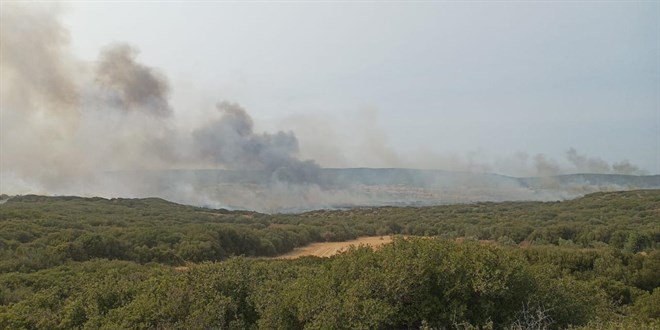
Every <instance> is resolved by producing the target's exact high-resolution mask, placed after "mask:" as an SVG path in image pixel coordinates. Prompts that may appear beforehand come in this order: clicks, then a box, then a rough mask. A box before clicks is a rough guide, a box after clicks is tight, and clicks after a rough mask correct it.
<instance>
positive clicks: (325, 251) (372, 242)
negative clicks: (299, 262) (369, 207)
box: [276, 236, 392, 259]
mask: <svg viewBox="0 0 660 330" xmlns="http://www.w3.org/2000/svg"><path fill="white" fill-rule="evenodd" d="M390 242H392V237H391V236H369V237H360V238H358V239H354V240H351V241H345V242H324V243H312V244H310V245H307V246H303V247H299V248H296V249H294V250H293V251H291V252H289V253H287V254H283V255H281V256H277V257H276V258H278V259H295V258H300V257H305V256H317V257H331V256H333V255H335V254H337V253H340V252H342V251H346V250H348V248H349V247H350V246H351V245H353V246H360V245H367V246H370V247H372V248H378V247H380V246H381V245H383V244H387V243H390Z"/></svg>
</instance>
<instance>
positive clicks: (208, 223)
mask: <svg viewBox="0 0 660 330" xmlns="http://www.w3.org/2000/svg"><path fill="white" fill-rule="evenodd" d="M658 210H660V191H658V190H647V191H630V192H616V193H597V194H592V195H588V196H586V197H583V198H580V199H576V200H571V201H564V202H549V203H541V202H508V203H475V204H459V205H443V206H433V207H407V208H406V207H403V208H401V207H383V208H358V209H350V210H335V211H315V212H308V213H303V214H274V215H267V214H260V213H255V212H247V211H227V210H222V209H220V210H213V209H206V208H198V207H192V206H185V205H178V204H175V203H170V202H167V201H164V200H161V199H155V198H149V199H110V200H108V199H103V198H80V197H43V196H18V197H13V198H11V199H10V200H8V201H7V202H5V203H4V204H1V205H0V272H10V271H21V272H29V271H35V270H39V269H45V268H49V267H54V266H57V265H62V264H65V263H67V262H71V261H86V260H92V259H96V258H105V259H115V260H127V261H135V262H138V263H142V264H145V263H149V262H156V263H163V264H169V265H184V264H186V263H190V262H193V263H196V262H202V261H217V260H223V259H226V258H228V257H230V256H240V255H242V256H274V255H278V254H282V253H286V252H289V251H290V250H292V249H293V248H295V247H298V246H303V245H306V244H309V243H310V242H318V241H343V240H348V239H353V238H356V237H358V236H372V235H390V234H404V235H416V236H438V237H442V238H447V239H453V238H458V237H467V238H474V239H478V240H493V241H497V242H499V243H500V244H502V245H516V244H522V245H544V244H553V245H561V246H565V247H591V248H600V247H611V248H615V249H619V250H622V251H625V252H630V253H636V252H642V251H651V250H654V249H656V248H657V246H658V243H659V242H660V226H658V220H657V219H658V218H659V217H660V211H658Z"/></svg>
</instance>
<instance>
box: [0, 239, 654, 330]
mask: <svg viewBox="0 0 660 330" xmlns="http://www.w3.org/2000/svg"><path fill="white" fill-rule="evenodd" d="M659 266H660V255H659V254H658V252H657V251H653V252H652V253H650V254H647V255H641V254H630V253H627V252H621V251H619V250H615V249H588V250H585V249H569V248H565V247H558V246H551V245H547V246H538V247H534V246H533V247H529V248H519V247H506V246H500V245H492V244H491V245H488V244H482V243H479V242H477V241H471V240H467V241H464V242H462V243H456V242H454V241H449V240H443V239H405V240H404V239H398V240H395V242H394V243H393V244H390V245H386V246H384V247H383V248H382V249H381V250H378V251H375V252H374V251H372V250H370V249H368V248H357V249H353V250H350V251H348V252H346V253H343V254H340V255H338V256H335V257H333V258H329V259H321V258H314V257H307V258H302V259H298V260H286V261H285V260H265V259H250V258H230V259H229V260H227V261H224V262H218V263H204V264H201V265H196V266H192V267H190V268H189V269H186V270H175V269H174V268H173V267H168V266H163V265H158V264H150V265H140V264H137V263H133V262H126V261H107V260H95V261H87V262H83V263H74V264H70V265H68V266H58V267H54V268H51V269H47V270H42V271H38V272H35V273H30V274H26V273H6V274H2V275H0V288H1V291H0V328H4V329H83V328H84V329H448V328H449V329H562V328H567V327H584V328H585V329H587V328H590V329H605V328H611V329H654V328H655V329H657V327H658V326H660V323H659V322H658V318H659V317H660V289H658V277H657V276H653V275H657V274H658V271H659V269H658V267H659Z"/></svg>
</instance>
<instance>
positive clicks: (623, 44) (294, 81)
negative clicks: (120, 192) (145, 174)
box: [62, 1, 660, 173]
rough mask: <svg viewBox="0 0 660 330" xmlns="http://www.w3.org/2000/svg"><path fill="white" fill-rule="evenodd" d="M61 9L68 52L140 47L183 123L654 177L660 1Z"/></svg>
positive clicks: (354, 151) (380, 152)
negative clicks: (243, 121)
mask: <svg viewBox="0 0 660 330" xmlns="http://www.w3.org/2000/svg"><path fill="white" fill-rule="evenodd" d="M67 7H68V8H66V10H65V13H64V15H63V16H62V22H63V24H64V25H65V26H66V27H67V28H69V30H70V43H71V47H72V49H73V52H74V53H75V55H76V56H78V57H80V58H82V59H85V60H89V61H92V60H94V59H96V58H97V57H98V54H99V51H100V50H101V49H102V48H103V47H104V46H106V45H108V44H111V43H113V42H127V43H129V44H132V45H135V46H136V47H137V48H139V50H140V55H139V60H140V61H141V62H144V63H148V64H149V65H150V66H153V67H157V68H160V70H161V71H162V72H163V73H164V74H165V75H167V76H168V78H169V80H170V82H171V85H172V90H173V93H172V104H173V107H174V111H175V113H176V115H177V118H179V120H180V121H181V122H186V121H190V122H194V121H203V120H204V118H205V115H206V113H208V112H213V111H215V110H214V107H213V105H214V104H215V103H216V102H217V101H220V100H229V101H233V102H238V103H240V104H241V105H243V106H244V107H245V108H246V109H247V110H248V111H249V112H250V114H251V115H252V116H253V117H254V119H255V124H256V127H257V129H260V130H275V129H277V130H279V129H285V130H289V129H291V130H294V131H295V133H296V135H297V136H298V139H299V140H300V144H301V149H302V150H301V151H302V156H303V158H305V157H310V158H311V157H313V158H315V159H317V161H318V162H319V163H320V164H321V165H325V166H380V167H384V166H400V165H408V166H416V167H442V166H443V162H446V161H447V160H448V159H452V158H453V157H458V158H461V159H463V160H465V159H467V160H468V161H469V160H470V159H471V157H474V158H475V159H477V160H478V161H483V162H494V161H498V159H499V160H501V158H502V159H503V158H506V157H510V156H511V155H514V154H516V153H520V152H524V153H528V154H529V155H533V154H537V153H542V154H545V155H546V156H548V157H550V158H554V159H561V158H562V157H564V154H565V153H566V151H567V150H568V149H569V148H575V149H577V150H578V151H579V152H581V153H584V154H587V155H590V156H594V157H600V158H602V159H603V160H606V161H608V162H615V161H621V160H624V159H629V160H630V161H631V162H632V163H634V164H636V165H638V166H640V167H641V168H643V169H645V170H647V171H648V172H650V173H660V4H659V2H657V1H647V2H641V1H640V2H634V1H620V2H618V1H609V2H608V1H598V2H596V1H583V2H564V1H557V2H553V1H543V2H532V3H522V2H513V1H512V2H495V1H493V2H463V3H461V2H437V3H428V2H412V3H410V2H390V3H374V2H359V3H353V2H322V3H300V2H273V3H265V2H250V3H245V2H240V3H221V2H196V3H190V2H161V3H158V2H146V1H145V2H140V3H122V2H115V3H113V2H105V3H78V2H76V3H72V4H69V5H68V6H67ZM330 154H332V155H333V156H328V155H330ZM402 159H404V160H402ZM405 159H415V160H416V162H406V161H405ZM436 160H437V161H436Z"/></svg>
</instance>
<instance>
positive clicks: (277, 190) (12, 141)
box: [0, 3, 641, 211]
mask: <svg viewBox="0 0 660 330" xmlns="http://www.w3.org/2000/svg"><path fill="white" fill-rule="evenodd" d="M60 12H61V8H60V7H58V6H51V5H48V6H46V5H43V4H38V5H37V4H17V3H3V4H2V10H0V79H1V84H0V151H1V152H0V192H2V193H9V194H22V193H39V194H71V195H84V196H90V195H98V196H106V197H114V196H122V197H146V196H159V197H164V198H167V199H170V200H173V201H177V202H182V203H188V204H197V205H206V206H213V207H234V208H249V209H253V210H260V211H282V210H301V209H310V208H323V207H336V206H342V205H343V206H349V205H392V204H404V205H405V204H406V203H422V204H424V203H426V204H433V203H438V202H465V201H475V200H507V199H508V200H511V199H541V200H545V199H556V198H565V197H570V196H573V195H571V194H568V193H566V192H560V193H559V194H557V193H554V192H553V193H547V192H538V191H533V190H530V189H529V188H528V187H527V186H525V185H521V183H520V182H519V181H517V180H515V179H511V178H508V179H502V178H501V177H498V176H489V175H481V176H479V175H477V176H473V175H467V174H455V173H450V174H448V173H445V172H438V171H427V172H424V171H422V172H411V171H409V170H391V171H390V170H384V171H380V170H374V171H369V170H368V171H361V170H346V171H344V172H337V171H334V170H327V169H326V170H323V169H321V167H320V166H319V165H318V164H317V163H316V162H315V161H313V160H304V157H301V156H300V153H301V152H300V151H301V149H303V150H308V151H309V150H315V151H316V152H317V154H314V155H319V154H322V155H323V156H324V157H325V158H323V159H325V160H327V159H335V160H336V159H340V158H341V157H346V159H345V160H344V162H345V163H346V165H347V166H351V165H353V164H355V162H354V161H355V159H356V158H355V157H357V158H359V157H362V158H361V159H362V160H363V164H368V165H370V166H378V165H377V164H382V166H396V167H402V166H406V167H419V164H427V166H428V167H432V168H444V169H450V170H454V171H466V172H478V173H484V172H487V171H498V169H502V168H506V169H511V168H515V169H516V170H518V171H521V172H529V173H532V174H533V175H540V176H552V175H555V174H561V173H567V172H575V171H586V172H599V173H625V174H639V173H641V171H640V170H639V168H637V167H636V166H634V165H633V164H630V162H628V161H622V162H619V163H614V164H612V165H610V164H608V163H606V162H605V161H603V160H601V159H598V158H593V157H588V156H584V155H581V154H579V153H578V152H577V151H576V150H575V149H570V150H569V151H568V152H567V154H566V156H567V160H568V166H565V165H564V164H562V163H561V162H557V161H554V160H552V159H550V158H549V157H546V156H544V155H541V154H538V155H534V156H529V155H527V154H524V153H520V154H517V155H515V157H513V158H512V159H509V160H506V161H500V162H488V161H480V160H479V157H478V156H479V155H478V153H471V154H468V155H467V156H466V157H461V156H457V155H449V156H447V155H434V154H433V153H432V152H430V151H424V152H422V153H421V154H420V155H419V157H410V156H409V155H401V154H398V153H397V152H395V151H394V150H393V149H392V148H391V147H390V146H389V145H388V144H387V141H386V138H387V134H386V131H385V130H384V129H380V128H378V127H377V119H378V118H377V112H376V111H374V110H367V111H363V112H358V113H356V114H355V115H354V116H351V118H350V122H351V124H350V125H345V126H343V127H342V126H341V125H339V126H338V127H339V128H340V129H342V130H346V131H351V132H352V133H353V134H350V135H347V134H345V133H344V132H343V131H342V132H331V131H332V128H331V127H329V125H327V123H328V122H333V123H334V124H335V125H337V123H339V122H340V121H339V120H335V118H329V119H328V120H320V121H319V120H304V121H303V124H304V125H305V126H306V127H303V131H305V129H306V132H308V134H310V135H315V136H316V139H310V140H314V141H316V142H319V143H320V144H319V145H316V146H310V145H305V146H304V147H303V146H301V144H302V142H301V141H303V140H301V141H299V140H298V138H297V137H296V135H295V134H294V133H293V132H292V131H278V132H275V133H268V132H256V131H255V128H254V122H253V120H252V118H251V117H250V115H249V114H248V112H247V111H246V110H245V109H244V108H242V107H241V106H240V105H238V104H236V103H231V102H220V103H218V104H217V109H208V111H207V112H206V113H205V114H204V116H205V118H204V119H205V120H204V121H203V122H202V123H201V124H195V125H190V126H185V125H181V124H180V122H178V121H177V116H176V114H177V113H176V111H175V109H173V107H172V105H171V104H170V102H169V97H170V94H171V88H170V84H169V82H168V80H167V78H166V77H165V75H164V74H163V73H161V72H160V71H159V70H158V69H156V68H153V67H151V66H148V65H146V64H143V63H141V62H140V61H139V52H138V50H137V49H136V48H134V47H132V46H129V45H125V44H121V43H117V44H113V45H109V46H107V47H106V48H104V49H103V50H102V51H101V52H100V54H99V57H98V59H97V60H95V61H92V62H85V61H82V60H80V59H77V58H76V57H75V56H73V55H72V54H71V52H70V51H69V35H68V32H67V30H66V29H64V28H63V27H62V25H61V24H60V23H59V21H58V19H57V17H58V14H59V13H60ZM310 123H315V124H313V125H310ZM315 125H317V126H315ZM319 126H321V127H319ZM296 131H299V130H298V129H296ZM356 136H357V138H356ZM341 139H343V140H342V141H343V142H341V143H338V142H337V141H338V140H341ZM303 142H304V141H303ZM322 144H325V146H323V145H322ZM345 144H352V145H354V146H356V147H355V148H354V149H352V151H350V152H349V151H347V150H346V149H345V148H343V147H342V146H343V145H345ZM334 153H341V154H340V155H336V154H334ZM357 163H360V162H359V161H358V162H357ZM503 164H506V166H505V167H502V166H501V165H503ZM353 166H354V165H353ZM173 169H197V171H187V170H173ZM200 169H204V170H200Z"/></svg>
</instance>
